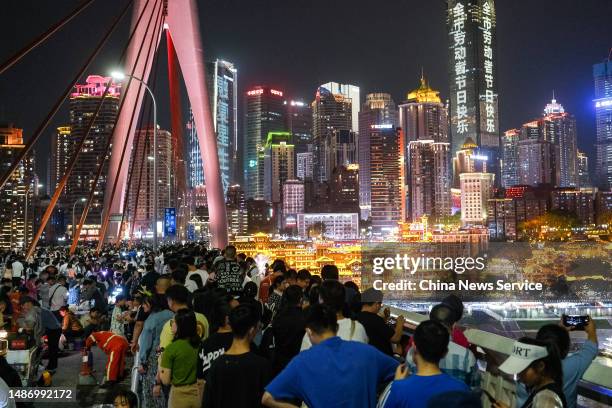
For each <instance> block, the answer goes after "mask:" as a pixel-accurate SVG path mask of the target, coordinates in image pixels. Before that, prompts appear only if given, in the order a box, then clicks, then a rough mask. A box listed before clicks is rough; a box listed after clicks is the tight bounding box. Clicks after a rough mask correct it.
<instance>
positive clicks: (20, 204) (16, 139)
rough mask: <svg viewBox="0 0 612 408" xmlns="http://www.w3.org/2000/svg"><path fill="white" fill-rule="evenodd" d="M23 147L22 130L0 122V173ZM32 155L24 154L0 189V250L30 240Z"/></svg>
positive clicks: (33, 184)
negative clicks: (23, 157)
mask: <svg viewBox="0 0 612 408" xmlns="http://www.w3.org/2000/svg"><path fill="white" fill-rule="evenodd" d="M24 147H25V145H24V144H23V129H19V128H16V127H14V126H13V124H10V123H2V124H0V166H1V169H2V174H4V173H6V172H7V171H8V169H9V168H10V166H11V164H13V162H14V161H15V158H16V157H17V155H18V154H20V151H21V149H23V148H24ZM33 157H34V155H33V154H28V155H27V156H26V157H25V159H24V160H22V161H21V162H20V163H19V166H18V167H17V169H16V170H15V171H14V172H13V174H11V176H10V177H9V179H8V180H7V182H6V184H5V185H4V187H3V188H2V190H0V249H10V250H16V249H24V248H25V247H27V244H28V242H30V241H31V239H32V232H33V222H32V221H33V220H34V202H33V198H34V195H35V193H36V192H37V188H36V187H37V185H36V183H37V181H36V176H35V174H34V159H33Z"/></svg>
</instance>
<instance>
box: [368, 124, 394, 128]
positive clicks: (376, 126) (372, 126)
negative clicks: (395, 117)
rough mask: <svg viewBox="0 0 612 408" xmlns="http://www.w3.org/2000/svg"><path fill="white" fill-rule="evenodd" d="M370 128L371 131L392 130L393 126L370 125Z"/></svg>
mask: <svg viewBox="0 0 612 408" xmlns="http://www.w3.org/2000/svg"><path fill="white" fill-rule="evenodd" d="M370 128H372V129H392V128H393V124H391V123H385V124H381V125H371V126H370Z"/></svg>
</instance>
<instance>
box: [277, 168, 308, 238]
mask: <svg viewBox="0 0 612 408" xmlns="http://www.w3.org/2000/svg"><path fill="white" fill-rule="evenodd" d="M303 213H304V182H303V181H300V180H287V181H285V183H284V184H283V226H282V227H283V228H284V229H289V230H292V231H295V230H297V216H298V214H303Z"/></svg>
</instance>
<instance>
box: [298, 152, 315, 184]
mask: <svg viewBox="0 0 612 408" xmlns="http://www.w3.org/2000/svg"><path fill="white" fill-rule="evenodd" d="M295 156H296V161H297V169H296V176H297V178H298V180H302V181H304V180H312V171H313V170H312V151H310V152H303V153H297V154H296V155H295Z"/></svg>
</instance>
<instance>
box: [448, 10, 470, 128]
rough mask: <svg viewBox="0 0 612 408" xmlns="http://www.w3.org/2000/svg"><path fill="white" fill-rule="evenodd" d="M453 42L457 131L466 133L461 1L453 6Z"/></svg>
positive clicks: (463, 11)
mask: <svg viewBox="0 0 612 408" xmlns="http://www.w3.org/2000/svg"><path fill="white" fill-rule="evenodd" d="M453 17H454V19H453V31H452V34H453V44H454V51H455V85H456V86H457V92H456V94H455V98H456V100H457V103H456V104H455V106H456V107H457V108H456V109H457V113H456V114H457V133H458V134H465V133H468V121H467V90H466V71H467V70H466V56H467V49H466V48H465V20H466V18H467V16H466V14H465V7H464V6H463V4H461V3H457V5H456V6H455V7H454V8H453Z"/></svg>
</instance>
